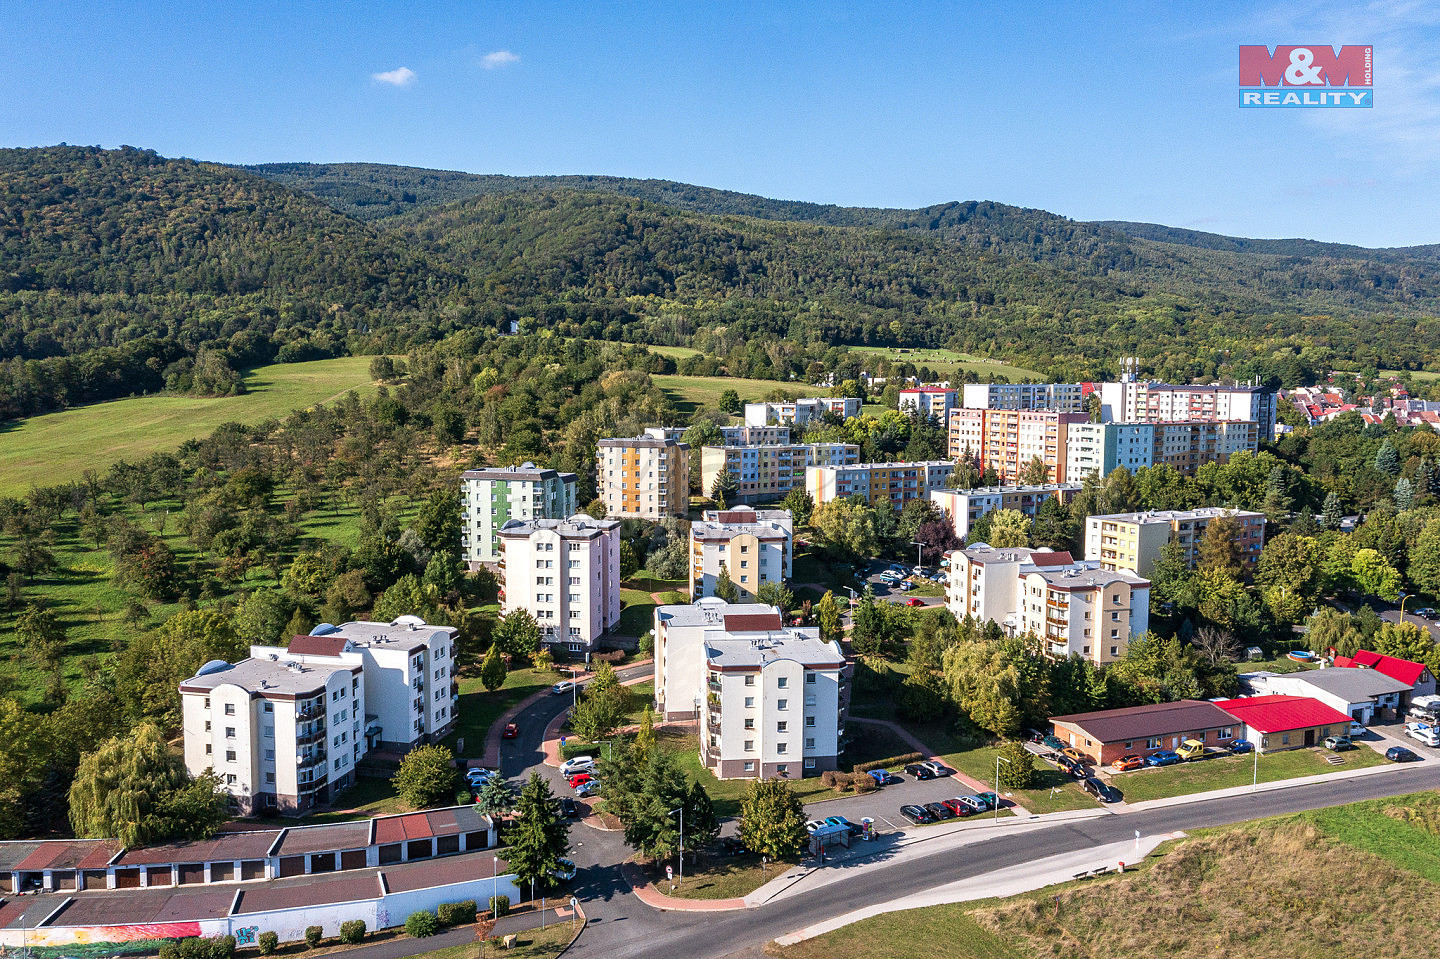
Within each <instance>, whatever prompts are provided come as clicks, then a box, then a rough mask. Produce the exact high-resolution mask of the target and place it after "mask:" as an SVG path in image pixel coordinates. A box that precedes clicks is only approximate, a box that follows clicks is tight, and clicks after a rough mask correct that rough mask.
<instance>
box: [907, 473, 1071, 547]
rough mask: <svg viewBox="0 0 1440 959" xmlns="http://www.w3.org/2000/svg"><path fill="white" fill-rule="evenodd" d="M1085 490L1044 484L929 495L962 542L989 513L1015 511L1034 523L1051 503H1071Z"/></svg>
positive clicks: (1062, 485)
mask: <svg viewBox="0 0 1440 959" xmlns="http://www.w3.org/2000/svg"><path fill="white" fill-rule="evenodd" d="M1081 489H1082V484H1080V483H1045V484H1041V485H1035V486H981V487H978V488H976V489H940V490H935V491H933V492H932V493H931V494H930V502H932V503H934V504H935V505H936V506H938V507H940V508H941V509H942V510H944V511H945V515H946V516H948V517H949V518H950V523H951V525H952V526H953V527H954V528H955V535H956V536H958V537H959V538H960V539H962V540H963V539H964V538H965V537H967V536H969V535H970V527H971V526H973V525H974V524H975V523H976V521H978V520H979V519H980V517H982V516H984V515H985V514H986V513H990V512H993V511H995V510H999V509H1013V510H1017V511H1018V512H1021V513H1024V514H1025V515H1026V516H1029V517H1031V518H1032V519H1033V518H1034V517H1035V516H1037V515H1039V513H1040V507H1041V506H1043V505H1044V504H1045V501H1046V500H1048V499H1052V498H1053V499H1059V500H1060V502H1061V503H1069V502H1070V501H1071V500H1072V499H1074V498H1075V495H1076V494H1077V493H1079V492H1080V490H1081Z"/></svg>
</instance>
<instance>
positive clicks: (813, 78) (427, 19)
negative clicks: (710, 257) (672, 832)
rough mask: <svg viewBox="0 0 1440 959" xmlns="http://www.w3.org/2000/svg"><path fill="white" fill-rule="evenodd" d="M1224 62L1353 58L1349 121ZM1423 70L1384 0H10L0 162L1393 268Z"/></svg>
mask: <svg viewBox="0 0 1440 959" xmlns="http://www.w3.org/2000/svg"><path fill="white" fill-rule="evenodd" d="M1302 6H1303V9H1302ZM60 11H63V15H59V12H60ZM1242 43H1246V44H1259V43H1264V44H1271V45H1275V44H1303V43H1314V44H1319V43H1331V44H1333V45H1336V46H1339V45H1341V44H1346V43H1351V44H1366V43H1368V44H1373V45H1374V46H1375V83H1376V87H1375V90H1376V92H1375V103H1376V105H1375V108H1374V109H1372V110H1345V111H1340V110H1333V111H1282V110H1241V109H1239V108H1238V107H1237V105H1236V104H1237V93H1236V90H1237V78H1236V73H1237V68H1236V63H1237V47H1238V45H1239V44H1242ZM1436 50H1440V4H1434V3H1429V4H1426V3H1420V2H1405V0H1397V2H1377V3H1370V4H1366V3H1334V4H1327V3H1323V2H1322V3H1318V4H1305V5H1292V4H1285V5H1281V4H1272V3H1243V2H1242V3H1231V2H1227V3H1211V4H1207V3H1200V2H1193V3H1183V4H1161V3H1119V2H1117V3H1083V2H1068V3H1038V2H1036V3H1028V2H1027V3H1019V2H1017V3H1011V4H997V3H974V4H971V3H959V2H955V3H915V4H908V5H901V4H861V3H854V4H839V3H815V4H800V3H784V2H780V0H776V2H773V3H746V2H732V3H727V4H723V5H722V4H698V3H694V4H691V3H674V2H670V3H658V2H656V3H648V2H647V3H642V2H632V3H613V4H601V3H594V2H590V3H574V4H570V3H548V2H543V0H536V2H530V3H519V2H517V3H492V2H482V0H473V2H465V3H453V4H447V3H442V2H433V3H422V2H417V3H400V2H393V3H378V2H376V3H363V2H354V3H319V2H313V3H312V2H305V0H291V2H283V3H272V2H266V0H252V2H249V3H245V4H219V3H205V2H191V3H185V4H167V3H160V2H131V3H120V2H109V3H85V2H74V3H67V4H55V3H40V2H34V3H30V2H25V0H13V2H11V3H9V4H7V5H6V14H5V16H4V18H3V23H0V62H3V63H4V64H5V67H4V73H3V76H4V80H3V88H4V90H5V95H4V96H0V145H4V146H34V145H40V144H50V143H58V142H61V141H65V142H69V143H72V144H101V145H103V146H110V147H113V146H118V145H120V144H122V143H128V144H131V145H134V146H141V147H148V148H152V149H155V150H158V151H159V152H160V153H162V154H165V155H167V156H190V157H196V158H199V159H208V160H218V161H223V162H234V163H259V162H267V161H281V160H311V161H317V162H322V161H344V160H356V161H371V162H381V163H398V164H408V165H413V166H425V167H436V168H442V169H455V170H467V171H471V172H478V173H510V174H530V173H602V174H615V175H621V176H637V177H656V178H662V179H671V180H681V181H685V182H691V183H699V184H704V185H706V186H714V187H721V188H726V189H733V190H740V191H743V192H747V193H758V194H762V195H765V196H772V197H783V198H787V199H803V200H813V201H817V202H827V203H840V204H846V205H859V206H899V207H915V206H924V205H928V204H932V203H939V202H944V201H946V200H957V199H958V200H966V199H989V200H998V201H1001V202H1005V203H1013V204H1017V205H1020V206H1029V207H1040V208H1043V209H1046V210H1050V211H1053V212H1055V213H1060V214H1063V215H1065V216H1070V217H1074V218H1076V219H1087V220H1088V219H1122V220H1143V221H1151V222H1159V223H1166V224H1170V225H1173V226H1186V227H1190V228H1193V229H1199V230H1209V231H1214V232H1219V233H1228V234H1231V235H1242V236H1257V237H1277V236H1306V237H1313V238H1316V239H1323V240H1333V241H1341V242H1350V243H1359V244H1363V245H1367V246H1394V245H1407V244H1417V243H1435V242H1440V187H1437V184H1440V57H1437V56H1436V54H1435V52H1434V51H1436Z"/></svg>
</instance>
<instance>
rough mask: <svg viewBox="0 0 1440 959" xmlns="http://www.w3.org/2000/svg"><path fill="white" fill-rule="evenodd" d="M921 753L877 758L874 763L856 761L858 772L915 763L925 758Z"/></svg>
mask: <svg viewBox="0 0 1440 959" xmlns="http://www.w3.org/2000/svg"><path fill="white" fill-rule="evenodd" d="M924 758H925V756H924V755H923V754H921V753H905V754H904V755H903V756H891V757H890V758H889V759H877V760H876V761H875V762H873V763H856V764H855V771H856V772H857V773H867V772H869V771H870V770H872V769H884V768H885V767H887V766H903V765H905V764H906V763H915V762H919V761H920V760H922V759H924Z"/></svg>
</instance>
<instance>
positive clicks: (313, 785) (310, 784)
mask: <svg viewBox="0 0 1440 959" xmlns="http://www.w3.org/2000/svg"><path fill="white" fill-rule="evenodd" d="M329 781H330V777H329V776H328V775H327V774H326V773H323V772H322V773H321V774H320V775H318V776H316V777H315V778H314V779H311V780H309V781H306V780H305V779H299V780H297V781H296V783H295V785H296V787H298V789H299V791H300V792H302V793H312V792H314V791H315V790H317V789H320V788H323V787H324V785H325V784H326V783H327V782H329Z"/></svg>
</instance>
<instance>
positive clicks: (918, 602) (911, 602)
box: [905, 596, 925, 606]
mask: <svg viewBox="0 0 1440 959" xmlns="http://www.w3.org/2000/svg"><path fill="white" fill-rule="evenodd" d="M905 605H906V606H924V605H925V600H923V599H921V598H920V597H919V596H911V597H910V598H909V599H907V600H905Z"/></svg>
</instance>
